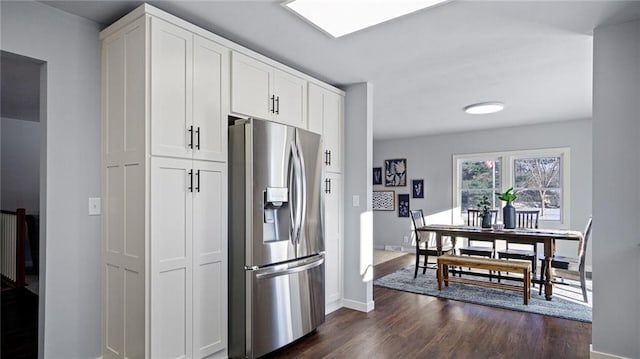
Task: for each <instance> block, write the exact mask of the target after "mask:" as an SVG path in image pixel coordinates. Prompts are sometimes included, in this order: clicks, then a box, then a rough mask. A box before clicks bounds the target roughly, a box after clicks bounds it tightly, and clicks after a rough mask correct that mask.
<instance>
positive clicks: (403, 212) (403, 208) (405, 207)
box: [398, 193, 409, 217]
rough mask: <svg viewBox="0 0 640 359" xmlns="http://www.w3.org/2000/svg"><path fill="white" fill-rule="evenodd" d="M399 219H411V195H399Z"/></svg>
mask: <svg viewBox="0 0 640 359" xmlns="http://www.w3.org/2000/svg"><path fill="white" fill-rule="evenodd" d="M398 217H409V194H408V193H405V194H399V195H398Z"/></svg>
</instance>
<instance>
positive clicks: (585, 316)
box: [373, 266, 591, 323]
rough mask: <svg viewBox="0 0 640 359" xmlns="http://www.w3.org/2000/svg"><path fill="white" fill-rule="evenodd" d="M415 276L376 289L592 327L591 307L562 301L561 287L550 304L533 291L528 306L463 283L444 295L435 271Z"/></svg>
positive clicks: (409, 272) (390, 278) (394, 277)
mask: <svg viewBox="0 0 640 359" xmlns="http://www.w3.org/2000/svg"><path fill="white" fill-rule="evenodd" d="M413 272H414V267H413V266H410V267H406V268H403V269H400V270H399V271H397V272H394V273H391V274H389V275H386V276H384V277H382V278H380V279H377V280H375V281H374V282H373V285H375V286H379V287H384V288H389V289H395V290H401V291H404V292H411V293H417V294H424V295H429V296H433V297H438V298H445V299H453V300H458V301H462V302H468V303H475V304H482V305H487V306H491V307H498V308H504V309H511V310H517V311H522V312H530V313H536V314H542V315H549V316H553V317H558V318H564V319H571V320H577V321H581V322H588V323H591V307H590V306H589V305H588V304H587V303H584V302H580V301H573V300H570V299H565V298H563V295H562V293H559V292H560V291H561V289H559V288H560V287H561V286H559V285H556V286H554V288H553V289H554V293H553V294H554V295H553V298H552V300H551V301H547V300H545V298H544V291H543V292H542V295H538V287H536V288H531V299H530V300H529V305H524V304H522V294H521V293H517V292H512V291H507V290H502V289H493V288H486V287H479V286H474V285H467V284H462V283H450V284H449V287H445V288H443V290H442V291H438V281H437V279H436V274H435V272H436V271H435V269H429V270H427V274H425V275H423V274H422V273H420V272H419V273H418V278H416V279H414V278H413ZM480 278H481V277H476V278H474V279H480ZM480 280H482V279H480ZM494 280H495V279H494ZM520 285H521V284H520ZM562 287H565V286H562ZM577 290H578V291H579V290H580V289H579V288H578V289H577ZM566 297H569V296H566Z"/></svg>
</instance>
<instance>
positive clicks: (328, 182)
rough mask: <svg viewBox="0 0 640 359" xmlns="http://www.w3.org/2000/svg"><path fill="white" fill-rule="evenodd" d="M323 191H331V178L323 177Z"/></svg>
mask: <svg viewBox="0 0 640 359" xmlns="http://www.w3.org/2000/svg"><path fill="white" fill-rule="evenodd" d="M324 193H331V179H329V178H325V179H324Z"/></svg>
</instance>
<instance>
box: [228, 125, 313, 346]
mask: <svg viewBox="0 0 640 359" xmlns="http://www.w3.org/2000/svg"><path fill="white" fill-rule="evenodd" d="M321 152H322V151H321V146H320V136H319V135H317V134H314V133H311V132H308V131H305V130H301V129H297V128H294V127H290V126H285V125H282V124H277V123H274V122H269V121H264V120H258V119H249V120H236V121H235V123H234V124H232V125H230V126H229V160H230V161H229V189H230V192H229V194H230V197H229V356H230V357H231V358H245V357H246V358H256V357H259V356H262V355H264V354H267V353H269V352H271V351H273V350H275V349H278V348H280V347H283V346H285V345H287V344H289V343H291V342H292V341H294V340H296V339H298V338H300V337H302V336H304V335H305V334H307V333H310V332H311V331H313V330H314V329H315V328H316V327H317V326H318V325H320V324H322V323H323V322H324V317H325V316H324V311H325V308H324V307H325V302H324V298H325V296H324V233H323V225H322V222H323V218H322V209H323V208H322V207H323V202H322V195H321V191H322V189H321V181H322V179H321V178H322V153H321Z"/></svg>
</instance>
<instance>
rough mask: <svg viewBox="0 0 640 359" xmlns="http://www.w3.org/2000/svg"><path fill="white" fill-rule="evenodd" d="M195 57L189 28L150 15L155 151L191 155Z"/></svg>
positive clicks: (152, 124) (152, 131)
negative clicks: (193, 58)
mask: <svg viewBox="0 0 640 359" xmlns="http://www.w3.org/2000/svg"><path fill="white" fill-rule="evenodd" d="M192 57H193V35H192V34H191V33H190V32H188V31H185V30H183V29H181V28H180V27H177V26H175V25H171V24H169V23H167V22H164V21H162V20H159V19H156V18H152V19H151V114H150V116H151V154H152V155H158V156H172V157H183V158H191V157H192V150H191V148H190V143H191V134H190V133H189V131H188V130H189V129H190V127H191V125H192V112H191V111H192V107H191V96H192V94H191V92H192V76H193V61H192ZM125 91H126V89H125Z"/></svg>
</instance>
